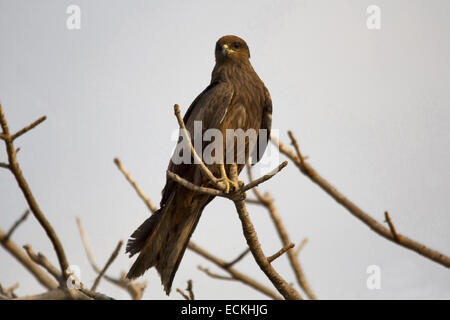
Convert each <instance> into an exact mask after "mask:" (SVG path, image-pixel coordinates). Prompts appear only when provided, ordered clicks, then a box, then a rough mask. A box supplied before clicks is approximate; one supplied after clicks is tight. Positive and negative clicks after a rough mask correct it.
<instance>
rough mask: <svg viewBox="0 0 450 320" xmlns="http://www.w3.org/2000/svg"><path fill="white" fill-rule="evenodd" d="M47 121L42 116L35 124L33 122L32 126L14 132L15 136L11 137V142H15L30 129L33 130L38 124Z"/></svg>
mask: <svg viewBox="0 0 450 320" xmlns="http://www.w3.org/2000/svg"><path fill="white" fill-rule="evenodd" d="M46 119H47V117H46V116H42V117H40V118H39V119H37V120H36V121H35V122H33V123H32V124H30V125H28V126H26V127H25V128H23V129H22V130H20V131H18V132H16V133H15V134H13V135H12V136H11V140H12V141H14V140H16V139H17V138H18V137H20V136H21V135H23V134H24V133H27V132H28V131H30V130H31V129H33V128H34V127H36V126H38V125H39V124H41V123H42V122H44V121H45V120H46Z"/></svg>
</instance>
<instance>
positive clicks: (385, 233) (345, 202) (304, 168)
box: [271, 134, 450, 268]
mask: <svg viewBox="0 0 450 320" xmlns="http://www.w3.org/2000/svg"><path fill="white" fill-rule="evenodd" d="M291 136H292V137H293V138H294V136H293V134H291ZM271 140H272V142H273V143H274V144H275V145H277V146H278V148H279V150H280V152H281V153H283V154H285V155H286V156H287V157H288V158H290V159H291V160H292V161H293V162H294V163H295V165H296V166H297V167H298V168H299V170H300V172H302V173H303V174H304V175H306V176H307V177H308V178H309V179H310V180H311V181H312V182H314V183H315V184H317V185H318V186H319V187H320V188H322V190H324V191H325V192H326V193H327V194H328V195H329V196H331V197H332V198H333V199H334V200H336V201H337V202H338V203H339V204H341V205H342V206H343V207H344V208H346V209H347V210H348V211H349V212H350V213H351V214H353V215H354V216H355V217H356V218H358V219H359V220H361V221H362V222H363V223H365V224H366V225H367V226H369V227H370V228H371V229H372V230H373V231H375V232H376V233H378V234H379V235H380V236H382V237H384V238H386V239H388V240H390V241H393V242H395V243H397V244H399V245H401V246H403V247H405V248H408V249H410V250H412V251H415V252H417V253H418V254H420V255H422V256H424V257H426V258H428V259H430V260H432V261H434V262H437V263H439V264H441V265H443V266H445V267H447V268H449V267H450V257H448V256H446V255H444V254H443V253H441V252H439V251H437V250H434V249H431V248H429V247H427V246H425V245H423V244H422V243H419V242H417V241H415V240H413V239H410V238H408V237H406V236H404V235H400V234H397V235H398V237H400V238H401V241H400V242H397V241H396V239H395V237H394V235H393V234H392V232H391V230H390V229H389V228H386V227H385V226H384V225H383V224H381V223H379V222H378V221H377V220H375V219H374V218H372V217H371V216H370V215H369V214H368V213H366V212H364V211H363V210H362V209H361V208H359V207H358V206H357V205H356V204H354V203H353V202H352V201H350V200H349V199H348V198H346V197H345V196H344V195H343V194H342V193H340V192H339V191H338V190H337V189H336V188H334V187H333V186H332V185H331V184H330V183H329V182H328V181H327V180H325V179H324V178H323V177H322V176H321V175H320V174H319V173H318V172H317V171H316V170H315V169H314V168H313V167H312V166H311V165H310V164H309V163H308V162H307V161H304V157H303V161H302V160H301V159H299V157H298V155H296V153H295V152H293V151H292V150H291V149H290V148H288V147H287V146H285V145H284V144H283V143H281V142H280V141H278V140H277V139H276V138H275V137H272V139H271ZM294 141H295V142H296V140H295V138H294V140H293V141H292V142H293V143H294ZM294 145H295V144H294ZM297 145H298V144H297Z"/></svg>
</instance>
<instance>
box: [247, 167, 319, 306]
mask: <svg viewBox="0 0 450 320" xmlns="http://www.w3.org/2000/svg"><path fill="white" fill-rule="evenodd" d="M247 174H248V177H249V180H250V181H253V175H252V170H251V167H250V166H248V165H247ZM252 191H253V193H254V194H255V196H256V198H257V199H258V200H259V201H260V204H261V205H263V206H264V207H265V208H266V209H267V211H268V212H269V214H270V218H271V219H272V221H273V223H274V225H275V229H276V230H277V233H278V236H279V237H280V239H281V242H282V243H283V245H284V246H287V245H289V244H290V243H291V240H290V238H289V235H288V232H287V230H286V227H285V226H284V224H283V221H282V220H281V217H280V214H279V213H278V210H277V208H276V207H275V204H274V200H273V199H272V198H271V196H270V194H269V193H268V192H267V193H266V194H265V195H262V194H261V193H260V191H259V190H258V188H253V189H252ZM287 256H288V259H289V263H290V265H291V267H292V270H293V271H294V274H295V277H296V279H297V282H298V284H299V286H300V287H301V288H302V289H303V291H305V293H306V295H307V296H308V298H310V299H312V300H316V299H317V296H316V294H315V293H314V291H313V290H312V288H311V286H310V284H309V282H308V280H307V279H306V276H305V273H304V271H303V268H302V266H301V264H300V261H299V260H298V256H297V255H296V254H295V253H294V252H293V251H292V250H289V251H288V252H287Z"/></svg>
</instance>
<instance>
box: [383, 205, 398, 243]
mask: <svg viewBox="0 0 450 320" xmlns="http://www.w3.org/2000/svg"><path fill="white" fill-rule="evenodd" d="M384 218H385V219H386V222H387V223H388V225H389V229H390V230H391V232H392V236H393V237H394V239H395V241H397V242H400V237H399V236H398V234H397V231H396V230H395V227H394V224H393V223H392V220H391V217H390V216H389V212H387V211H385V212H384Z"/></svg>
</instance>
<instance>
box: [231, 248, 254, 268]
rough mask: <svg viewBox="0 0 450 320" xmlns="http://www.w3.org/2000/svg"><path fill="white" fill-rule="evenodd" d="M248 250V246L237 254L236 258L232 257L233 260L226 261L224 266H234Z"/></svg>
mask: <svg viewBox="0 0 450 320" xmlns="http://www.w3.org/2000/svg"><path fill="white" fill-rule="evenodd" d="M249 252H250V248H247V249H245V250H244V251H243V252H242V253H241V254H240V255H238V256H237V257H236V259H234V260H232V261H230V262H228V263H227V264H226V265H225V268H229V267H231V266H234V265H235V264H236V263H238V262H239V261H241V260H242V259H243V258H244V257H245V256H246V255H247V253H249Z"/></svg>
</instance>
